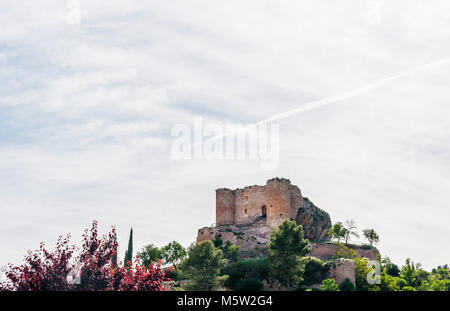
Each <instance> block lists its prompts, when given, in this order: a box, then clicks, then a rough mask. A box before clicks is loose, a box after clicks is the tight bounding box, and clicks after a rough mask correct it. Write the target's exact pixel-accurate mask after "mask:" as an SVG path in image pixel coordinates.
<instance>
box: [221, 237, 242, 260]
mask: <svg viewBox="0 0 450 311" xmlns="http://www.w3.org/2000/svg"><path fill="white" fill-rule="evenodd" d="M222 251H223V255H224V256H225V258H226V259H228V260H229V261H230V262H237V261H238V259H239V246H236V245H232V244H231V242H230V241H227V242H226V243H225V246H224V247H223V248H222Z"/></svg>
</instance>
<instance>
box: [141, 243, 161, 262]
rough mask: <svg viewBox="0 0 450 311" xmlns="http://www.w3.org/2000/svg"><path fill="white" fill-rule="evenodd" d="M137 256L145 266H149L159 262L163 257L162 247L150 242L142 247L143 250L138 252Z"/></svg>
mask: <svg viewBox="0 0 450 311" xmlns="http://www.w3.org/2000/svg"><path fill="white" fill-rule="evenodd" d="M137 257H138V258H139V259H140V260H141V262H142V264H143V265H144V267H147V266H149V265H150V264H151V263H152V262H158V260H159V259H162V252H161V249H159V248H158V247H156V246H154V245H153V244H148V245H145V246H144V247H142V249H141V251H140V252H139V253H137Z"/></svg>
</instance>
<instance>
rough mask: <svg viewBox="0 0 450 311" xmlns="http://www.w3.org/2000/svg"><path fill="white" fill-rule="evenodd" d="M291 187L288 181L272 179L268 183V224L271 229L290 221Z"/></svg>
mask: <svg viewBox="0 0 450 311" xmlns="http://www.w3.org/2000/svg"><path fill="white" fill-rule="evenodd" d="M290 185H291V183H290V181H289V180H287V179H281V180H279V179H271V180H268V181H267V183H266V202H267V224H268V225H269V226H271V227H275V226H277V225H279V224H280V223H282V222H283V221H284V220H286V219H290V213H291V196H290Z"/></svg>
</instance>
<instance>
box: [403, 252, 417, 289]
mask: <svg viewBox="0 0 450 311" xmlns="http://www.w3.org/2000/svg"><path fill="white" fill-rule="evenodd" d="M420 269H421V264H420V263H417V264H416V263H414V262H413V261H412V260H411V259H409V258H406V262H405V265H404V266H403V267H402V269H401V270H400V276H401V277H402V278H403V279H404V280H405V281H406V284H407V285H408V286H411V287H416V286H417V285H419V284H418V283H419V280H418V276H419V270H420Z"/></svg>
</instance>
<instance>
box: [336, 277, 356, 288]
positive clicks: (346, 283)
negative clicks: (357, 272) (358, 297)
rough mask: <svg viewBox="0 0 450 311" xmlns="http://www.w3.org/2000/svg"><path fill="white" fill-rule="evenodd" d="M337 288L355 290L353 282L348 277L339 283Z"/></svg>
mask: <svg viewBox="0 0 450 311" xmlns="http://www.w3.org/2000/svg"><path fill="white" fill-rule="evenodd" d="M339 290H341V291H354V290H356V286H355V284H353V282H352V281H351V280H350V279H349V278H345V280H344V282H342V283H341V284H340V285H339Z"/></svg>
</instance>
